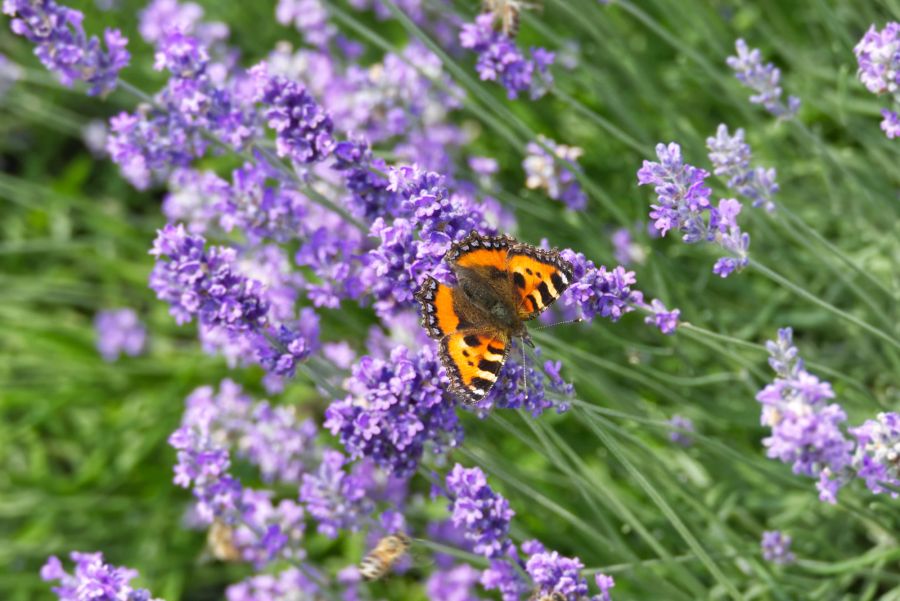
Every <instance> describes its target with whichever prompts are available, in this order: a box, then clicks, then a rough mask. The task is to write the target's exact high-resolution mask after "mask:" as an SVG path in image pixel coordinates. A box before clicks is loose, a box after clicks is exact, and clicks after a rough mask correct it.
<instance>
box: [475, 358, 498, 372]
mask: <svg viewBox="0 0 900 601" xmlns="http://www.w3.org/2000/svg"><path fill="white" fill-rule="evenodd" d="M469 365H471V363H469ZM478 369H480V370H481V371H489V372H491V373H492V374H496V373H497V372H498V371H500V362H499V361H489V360H487V359H482V360H481V361H479V362H478Z"/></svg>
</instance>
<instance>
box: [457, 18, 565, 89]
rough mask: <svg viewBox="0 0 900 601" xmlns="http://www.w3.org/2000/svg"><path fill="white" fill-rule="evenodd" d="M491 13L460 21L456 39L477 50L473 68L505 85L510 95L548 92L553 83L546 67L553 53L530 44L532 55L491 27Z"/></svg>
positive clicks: (491, 79) (552, 57)
mask: <svg viewBox="0 0 900 601" xmlns="http://www.w3.org/2000/svg"><path fill="white" fill-rule="evenodd" d="M493 22H494V17H493V16H492V15H490V14H483V15H479V16H478V17H476V18H475V22H474V23H467V24H465V25H463V27H462V30H461V31H460V33H459V42H460V44H461V45H462V47H463V48H468V49H470V50H472V51H474V52H476V53H477V54H478V61H477V62H476V64H475V69H476V70H477V71H478V76H479V77H481V79H482V80H483V81H497V82H499V83H500V84H501V85H502V86H503V87H504V88H506V91H507V95H508V96H509V98H510V99H511V100H512V99H515V98H517V97H518V96H519V94H520V93H522V92H525V91H529V92H530V94H531V98H532V100H536V99H538V98H540V97H541V96H543V95H544V94H546V93H547V90H549V89H550V87H551V86H552V85H553V78H552V76H551V75H550V70H549V67H550V65H552V64H553V60H554V56H553V53H552V52H548V51H547V50H544V49H543V48H532V49H531V59H530V60H529V59H528V58H526V57H525V55H523V54H522V52H521V51H520V50H519V49H518V48H517V47H516V44H515V41H513V40H512V39H510V38H509V37H507V36H506V35H504V34H503V33H501V32H498V31H495V30H494V25H493Z"/></svg>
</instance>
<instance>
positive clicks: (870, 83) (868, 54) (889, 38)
mask: <svg viewBox="0 0 900 601" xmlns="http://www.w3.org/2000/svg"><path fill="white" fill-rule="evenodd" d="M853 52H854V53H855V54H856V60H857V62H858V63H859V80H860V81H861V82H862V83H863V85H865V86H866V88H867V89H868V90H869V91H870V92H872V93H873V94H879V95H880V94H887V95H888V96H889V97H890V99H891V101H892V104H893V105H894V110H890V109H882V111H881V115H882V117H884V120H883V121H882V122H881V129H883V130H884V133H885V134H886V135H887V137H888V138H891V139H893V138H898V137H900V115H898V114H897V112H898V111H897V107H898V106H900V23H898V22H896V21H891V22H890V23H888V24H887V25H885V26H884V29H881V30H878V29H875V26H874V25H872V26H871V27H869V31H867V32H866V35H864V36H863V37H862V39H861V40H860V41H859V43H858V44H857V45H856V47H855V48H854V49H853Z"/></svg>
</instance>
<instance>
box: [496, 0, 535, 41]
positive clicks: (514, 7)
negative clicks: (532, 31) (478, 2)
mask: <svg viewBox="0 0 900 601" xmlns="http://www.w3.org/2000/svg"><path fill="white" fill-rule="evenodd" d="M537 7H538V5H536V4H532V3H529V2H523V1H522V0H483V3H482V9H483V12H484V13H485V14H491V15H493V16H494V22H495V23H498V24H499V26H500V31H502V32H503V34H504V35H506V36H508V37H511V38H514V37H516V34H517V33H519V19H520V14H521V12H522V10H523V9H528V8H537Z"/></svg>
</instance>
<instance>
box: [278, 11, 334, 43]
mask: <svg viewBox="0 0 900 601" xmlns="http://www.w3.org/2000/svg"><path fill="white" fill-rule="evenodd" d="M275 19H276V20H277V21H278V22H279V23H281V24H282V25H291V24H292V25H293V26H294V27H295V28H296V29H297V31H299V32H300V33H301V34H302V35H303V38H304V39H305V40H306V42H307V43H309V44H311V45H313V46H326V45H327V44H328V42H329V41H330V40H331V38H333V37H334V36H335V34H336V33H337V29H336V28H335V27H334V25H332V24H331V23H330V22H329V20H328V11H327V10H326V9H325V6H324V5H323V4H322V1H321V0H278V6H276V8H275Z"/></svg>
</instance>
